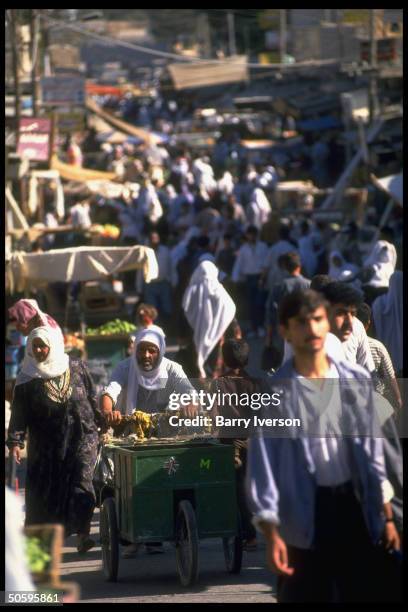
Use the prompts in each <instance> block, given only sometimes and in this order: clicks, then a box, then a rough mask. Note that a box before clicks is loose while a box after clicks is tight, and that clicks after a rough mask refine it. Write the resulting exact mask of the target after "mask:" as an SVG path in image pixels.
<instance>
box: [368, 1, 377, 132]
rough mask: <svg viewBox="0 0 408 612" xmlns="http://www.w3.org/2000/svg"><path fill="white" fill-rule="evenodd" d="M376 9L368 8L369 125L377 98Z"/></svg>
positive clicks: (373, 114) (371, 122)
mask: <svg viewBox="0 0 408 612" xmlns="http://www.w3.org/2000/svg"><path fill="white" fill-rule="evenodd" d="M375 17H376V9H370V68H371V71H370V87H369V111H370V125H372V124H373V121H374V117H375V110H376V100H377V40H376V31H375V28H376V23H375Z"/></svg>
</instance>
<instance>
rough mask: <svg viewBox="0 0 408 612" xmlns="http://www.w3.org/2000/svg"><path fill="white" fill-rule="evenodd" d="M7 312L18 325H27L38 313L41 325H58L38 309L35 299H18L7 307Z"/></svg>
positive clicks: (55, 326)
mask: <svg viewBox="0 0 408 612" xmlns="http://www.w3.org/2000/svg"><path fill="white" fill-rule="evenodd" d="M8 313H9V316H10V319H11V320H12V321H15V322H16V323H19V324H20V325H24V326H26V325H28V323H29V322H30V321H31V319H33V318H34V317H35V316H36V315H38V316H39V317H40V319H41V323H42V325H49V326H50V327H54V328H57V327H59V325H58V323H57V322H56V321H55V320H54V319H53V318H52V317H51V316H50V315H48V314H46V313H44V312H42V311H41V310H40V308H39V306H38V304H37V301H36V300H25V299H23V300H18V302H16V303H15V304H14V306H12V307H11V308H9V310H8Z"/></svg>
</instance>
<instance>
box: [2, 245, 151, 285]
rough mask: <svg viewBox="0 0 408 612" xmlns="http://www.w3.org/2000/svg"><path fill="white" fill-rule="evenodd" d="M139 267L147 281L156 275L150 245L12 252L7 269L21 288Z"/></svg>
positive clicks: (100, 277) (84, 278)
mask: <svg viewBox="0 0 408 612" xmlns="http://www.w3.org/2000/svg"><path fill="white" fill-rule="evenodd" d="M136 269H142V270H143V276H144V279H145V281H146V282H150V281H151V280H154V279H155V278H157V276H158V265H157V259H156V255H155V253H154V251H153V249H150V248H148V247H144V246H134V247H106V248H101V247H77V248H71V249H54V250H51V251H47V252H46V253H25V252H22V251H19V252H14V253H12V255H11V259H10V263H9V266H8V273H9V274H10V275H11V279H10V280H11V282H12V286H13V287H15V289H16V290H17V291H23V290H24V288H25V287H26V286H27V285H34V286H35V285H39V284H42V283H43V282H48V283H53V282H66V283H69V282H77V281H90V280H97V279H103V278H107V277H108V276H111V275H112V274H117V273H119V272H124V271H126V270H136Z"/></svg>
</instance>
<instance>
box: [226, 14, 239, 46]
mask: <svg viewBox="0 0 408 612" xmlns="http://www.w3.org/2000/svg"><path fill="white" fill-rule="evenodd" d="M227 23H228V44H229V54H230V55H236V54H237V47H236V43H235V21H234V13H233V12H231V11H228V14H227Z"/></svg>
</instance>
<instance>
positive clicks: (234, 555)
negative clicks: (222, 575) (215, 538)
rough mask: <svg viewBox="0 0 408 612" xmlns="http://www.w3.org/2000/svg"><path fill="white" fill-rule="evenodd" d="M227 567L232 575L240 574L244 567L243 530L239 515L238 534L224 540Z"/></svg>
mask: <svg viewBox="0 0 408 612" xmlns="http://www.w3.org/2000/svg"><path fill="white" fill-rule="evenodd" d="M222 544H223V547H224V558H225V565H226V568H227V570H228V571H229V572H230V574H239V573H240V571H241V567H242V551H243V546H242V529H241V519H240V516H239V515H238V533H237V534H236V535H235V536H232V537H230V538H222Z"/></svg>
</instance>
